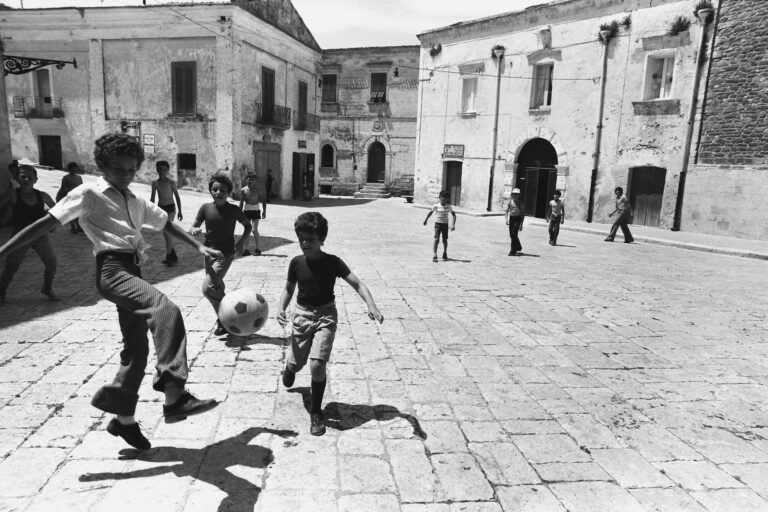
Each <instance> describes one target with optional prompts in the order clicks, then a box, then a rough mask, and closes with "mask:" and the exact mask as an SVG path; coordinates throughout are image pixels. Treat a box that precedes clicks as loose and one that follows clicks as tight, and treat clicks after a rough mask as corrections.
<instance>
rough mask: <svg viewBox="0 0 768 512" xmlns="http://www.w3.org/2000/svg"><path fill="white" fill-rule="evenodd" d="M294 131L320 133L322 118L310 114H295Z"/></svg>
mask: <svg viewBox="0 0 768 512" xmlns="http://www.w3.org/2000/svg"><path fill="white" fill-rule="evenodd" d="M293 128H294V130H306V131H308V132H319V131H320V116H316V115H315V114H310V113H308V112H294V119H293Z"/></svg>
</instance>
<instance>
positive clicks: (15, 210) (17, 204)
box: [0, 165, 59, 306]
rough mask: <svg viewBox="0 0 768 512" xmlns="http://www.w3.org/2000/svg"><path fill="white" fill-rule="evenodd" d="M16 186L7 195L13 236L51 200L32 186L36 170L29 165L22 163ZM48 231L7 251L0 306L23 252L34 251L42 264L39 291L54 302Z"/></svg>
mask: <svg viewBox="0 0 768 512" xmlns="http://www.w3.org/2000/svg"><path fill="white" fill-rule="evenodd" d="M18 180H19V185H20V186H19V188H17V189H16V190H15V191H14V192H13V194H12V195H11V210H10V212H11V226H12V227H13V235H15V234H17V233H19V232H20V231H21V230H23V229H24V228H26V227H27V226H29V225H30V224H32V223H34V222H35V221H37V220H38V219H41V218H43V217H45V214H46V210H48V209H49V208H51V207H52V206H53V205H54V203H53V199H51V196H49V195H48V194H46V193H45V192H42V191H40V190H38V189H36V188H35V183H37V169H35V168H34V167H32V166H31V165H22V166H20V168H19V174H18ZM47 233H48V232H47V231H46V232H45V233H43V234H42V235H41V236H40V237H39V238H37V239H36V240H34V241H32V242H31V243H30V244H28V245H19V246H17V248H16V249H15V250H14V251H12V252H9V253H8V258H7V259H6V261H5V268H3V273H2V274H0V306H2V305H3V304H5V292H6V290H8V285H10V284H11V280H12V279H13V276H14V275H15V274H16V272H18V271H19V267H20V266H21V262H22V261H24V256H26V254H27V251H28V250H29V249H30V248H31V249H32V250H34V251H35V252H36V253H37V255H38V256H40V259H41V260H43V264H44V265H45V272H44V273H43V287H42V288H41V289H40V293H42V294H43V295H45V296H47V297H48V300H50V301H58V300H59V297H58V296H57V295H56V294H55V293H54V292H53V278H54V277H56V265H57V262H56V253H54V252H53V246H52V245H51V241H50V240H49V239H48V234H47Z"/></svg>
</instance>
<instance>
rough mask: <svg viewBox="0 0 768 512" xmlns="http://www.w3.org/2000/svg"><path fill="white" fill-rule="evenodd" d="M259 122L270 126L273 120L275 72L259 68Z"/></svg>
mask: <svg viewBox="0 0 768 512" xmlns="http://www.w3.org/2000/svg"><path fill="white" fill-rule="evenodd" d="M261 103H262V111H261V112H262V114H261V120H262V122H263V123H265V124H272V123H273V122H274V120H275V70H274V69H270V68H265V67H264V66H262V67H261Z"/></svg>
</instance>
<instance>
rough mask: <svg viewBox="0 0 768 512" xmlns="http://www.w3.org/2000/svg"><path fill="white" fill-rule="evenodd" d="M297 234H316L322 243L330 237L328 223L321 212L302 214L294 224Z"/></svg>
mask: <svg viewBox="0 0 768 512" xmlns="http://www.w3.org/2000/svg"><path fill="white" fill-rule="evenodd" d="M293 229H294V231H296V234H297V235H298V234H299V233H314V234H316V235H317V237H318V238H319V239H320V241H321V242H324V241H325V237H327V236H328V221H327V220H326V218H325V217H323V216H322V215H321V214H320V213H319V212H307V213H302V214H301V215H299V217H298V218H297V219H296V222H294V223H293Z"/></svg>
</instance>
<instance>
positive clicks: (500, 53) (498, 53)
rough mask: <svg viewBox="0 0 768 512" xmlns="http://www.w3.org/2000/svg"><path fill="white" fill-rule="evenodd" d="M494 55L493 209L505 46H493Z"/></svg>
mask: <svg viewBox="0 0 768 512" xmlns="http://www.w3.org/2000/svg"><path fill="white" fill-rule="evenodd" d="M493 56H494V57H496V64H497V65H496V67H497V68H498V72H497V73H496V111H495V113H494V115H493V147H491V174H490V176H489V177H488V207H487V210H488V211H491V205H492V203H493V175H494V172H495V170H496V144H497V141H498V135H499V99H500V97H501V66H502V65H503V60H504V47H503V46H501V45H496V46H495V47H494V48H493Z"/></svg>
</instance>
